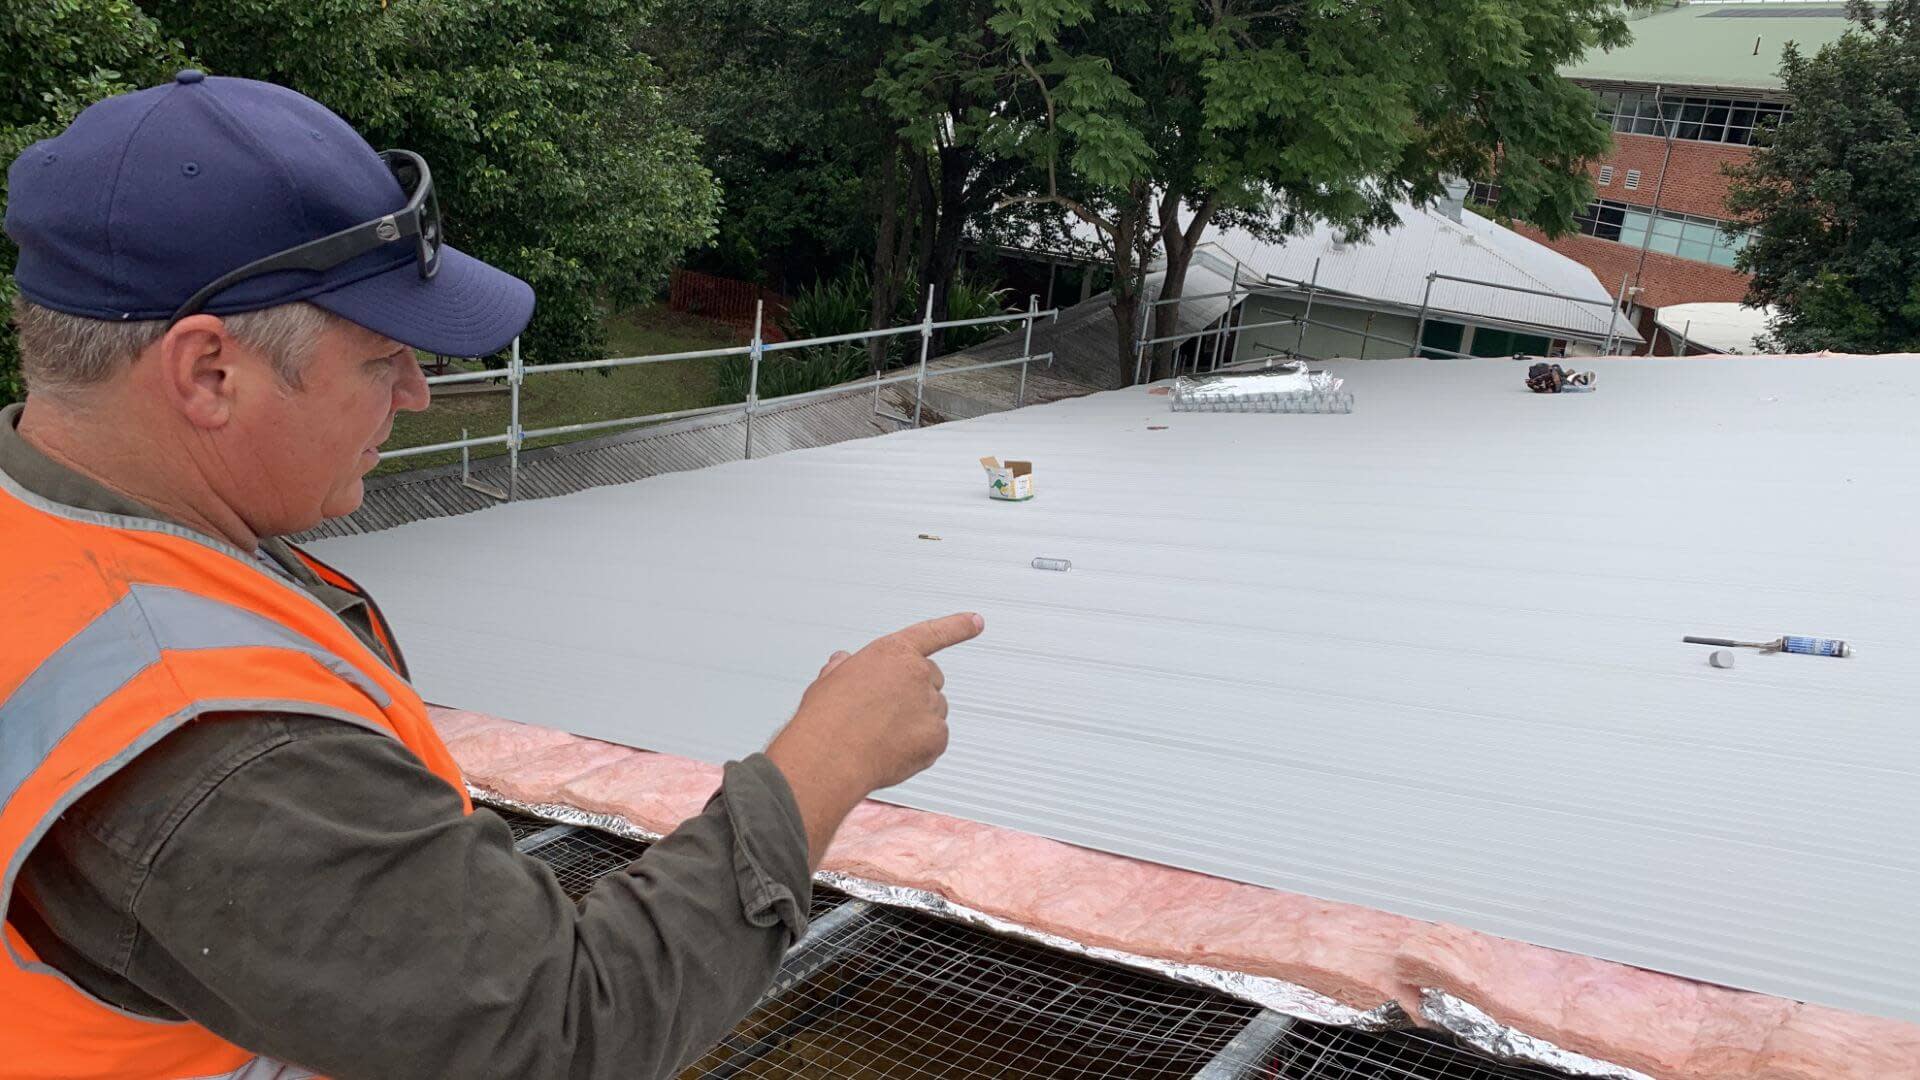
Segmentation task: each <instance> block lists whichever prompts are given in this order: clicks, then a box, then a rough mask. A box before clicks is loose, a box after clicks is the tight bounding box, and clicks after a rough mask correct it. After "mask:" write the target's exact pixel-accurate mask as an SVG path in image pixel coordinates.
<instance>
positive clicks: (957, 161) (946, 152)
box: [920, 146, 977, 356]
mask: <svg viewBox="0 0 1920 1080" xmlns="http://www.w3.org/2000/svg"><path fill="white" fill-rule="evenodd" d="M932 160H933V162H934V164H935V166H936V167H937V168H938V169H939V170H940V176H939V189H938V194H937V199H938V203H937V207H936V210H935V214H934V216H935V220H934V223H933V236H932V241H931V243H929V244H928V245H927V248H926V253H925V259H924V261H923V262H922V263H921V264H920V287H921V295H922V296H923V297H924V296H925V295H926V289H927V287H928V286H932V288H933V318H934V321H935V322H942V321H945V320H946V318H947V292H948V290H949V289H950V288H952V286H953V276H954V274H955V273H956V272H958V270H959V268H960V242H961V241H962V240H963V239H965V237H966V228H967V218H968V209H969V207H968V201H969V200H968V198H967V196H968V191H967V180H968V178H969V176H970V175H971V174H972V172H973V170H974V166H975V164H976V163H977V155H975V154H974V152H973V151H971V150H968V149H966V148H964V147H958V146H943V147H941V148H940V149H939V150H937V151H936V152H935V153H934V155H933V159H932ZM923 302H924V301H923ZM944 336H945V335H944V334H943V333H942V332H941V331H938V330H936V331H934V334H933V340H932V341H931V342H929V343H928V355H930V356H938V355H939V354H940V351H941V344H942V341H941V339H942V338H943V337H944Z"/></svg>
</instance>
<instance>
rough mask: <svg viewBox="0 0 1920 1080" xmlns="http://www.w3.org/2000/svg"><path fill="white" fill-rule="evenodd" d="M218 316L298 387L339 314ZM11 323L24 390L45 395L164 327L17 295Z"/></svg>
mask: <svg viewBox="0 0 1920 1080" xmlns="http://www.w3.org/2000/svg"><path fill="white" fill-rule="evenodd" d="M220 321H221V322H223V323H225V324H226V327H227V330H228V332H229V333H231V334H232V335H233V336H234V337H235V338H236V339H237V340H238V341H239V342H240V343H241V344H243V345H245V346H247V347H248V348H251V349H257V350H259V351H261V352H263V353H265V354H266V355H267V357H268V358H269V359H270V360H271V361H272V362H273V370H274V372H275V373H276V374H278V375H279V376H280V380H281V381H282V382H284V383H286V384H287V385H288V386H290V387H292V388H293V389H296V390H298V389H299V388H300V376H301V373H302V372H303V371H305V370H306V366H307V361H308V360H309V359H311V358H312V356H313V350H314V347H315V346H316V345H318V344H319V342H320V335H321V334H322V333H324V332H325V331H326V329H327V328H328V327H329V326H331V325H333V324H334V323H335V322H338V321H341V320H340V317H339V316H337V315H334V314H332V313H331V312H328V311H323V310H321V309H320V308H317V307H315V306H313V305H312V304H309V303H306V302H304V301H297V302H295V303H291V304H281V305H279V306H277V307H270V308H262V309H261V310H259V311H248V312H244V313H242V314H239V315H223V316H221V320H220ZM13 325H14V327H15V329H17V330H19V332H20V371H21V374H23V375H25V376H26V380H27V389H28V390H29V391H38V392H41V393H51V394H59V393H62V392H70V391H74V390H81V389H85V388H86V387H89V386H96V385H98V384H100V383H103V382H106V381H107V380H108V379H111V378H113V377H114V376H115V375H117V374H118V373H120V372H121V371H123V370H125V369H126V368H128V367H130V366H131V365H132V364H133V361H134V358H135V357H137V356H139V355H140V353H141V352H142V351H144V350H145V349H146V348H147V346H149V345H152V344H153V343H154V342H156V341H159V340H160V338H161V336H162V335H164V334H165V333H166V332H167V321H166V320H165V319H148V320H141V321H138V322H115V321H113V320H111V319H90V318H87V317H86V316H84V315H69V314H67V313H66V312H64V311H54V310H53V309H51V308H46V307H42V306H40V305H39V304H36V303H34V302H33V301H31V300H28V299H27V298H26V297H24V296H16V297H14V299H13Z"/></svg>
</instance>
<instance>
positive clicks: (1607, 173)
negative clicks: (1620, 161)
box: [1600, 165, 1613, 187]
mask: <svg viewBox="0 0 1920 1080" xmlns="http://www.w3.org/2000/svg"><path fill="white" fill-rule="evenodd" d="M1611 183H1613V166H1611V165H1602V166H1600V186H1601V187H1606V186H1607V185H1608V184H1611Z"/></svg>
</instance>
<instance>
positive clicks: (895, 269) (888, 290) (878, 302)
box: [867, 141, 900, 374]
mask: <svg viewBox="0 0 1920 1080" xmlns="http://www.w3.org/2000/svg"><path fill="white" fill-rule="evenodd" d="M885 156H886V160H885V161H884V162H883V163H882V164H881V166H880V220H879V222H878V223H877V224H876V226H875V228H874V240H873V272H872V273H871V274H870V275H868V281H869V283H870V284H871V285H872V287H873V303H872V308H871V310H870V312H869V314H868V319H867V328H868V329H869V330H881V329H885V328H886V327H887V326H889V325H891V324H892V323H893V308H894V304H895V303H897V302H898V299H899V295H900V291H899V290H900V283H899V281H898V274H899V264H898V263H897V262H895V259H896V258H897V257H898V255H899V250H898V249H899V246H900V244H899V232H900V149H899V147H898V146H897V145H896V144H895V143H893V142H891V141H889V142H888V144H887V149H886V155H885ZM867 363H868V365H870V366H871V367H872V368H873V370H874V372H875V373H876V374H877V373H878V372H879V371H880V370H881V369H882V368H884V367H886V366H887V339H886V338H872V339H870V340H868V342H867Z"/></svg>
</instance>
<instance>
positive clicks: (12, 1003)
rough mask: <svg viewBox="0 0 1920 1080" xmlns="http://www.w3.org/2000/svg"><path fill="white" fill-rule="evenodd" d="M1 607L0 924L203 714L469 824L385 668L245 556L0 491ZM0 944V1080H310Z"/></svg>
mask: <svg viewBox="0 0 1920 1080" xmlns="http://www.w3.org/2000/svg"><path fill="white" fill-rule="evenodd" d="M330 573H331V574H332V576H333V577H335V578H338V579H339V580H340V581H342V582H345V584H343V585H339V586H338V587H341V588H346V589H348V591H351V592H353V593H355V594H356V595H360V596H364V595H365V594H364V593H362V592H360V590H359V589H358V587H357V586H353V585H352V583H351V582H350V581H347V579H346V578H345V577H344V575H339V574H338V573H337V572H330ZM0 598H4V599H5V601H6V602H7V604H8V618H7V619H6V620H0V916H4V914H5V909H6V906H7V904H8V903H9V902H10V901H11V900H12V898H13V883H14V881H15V879H16V877H17V876H18V874H19V871H20V868H21V867H22V865H24V863H25V861H26V859H27V856H28V855H29V854H30V853H31V852H32V851H33V849H34V847H35V845H37V844H38V843H39V842H40V840H41V838H42V837H43V836H44V835H45V834H46V832H47V830H48V829H50V828H51V827H52V826H53V824H54V822H55V821H56V820H57V819H58V818H59V817H60V816H61V815H62V814H63V813H65V812H66V811H67V810H68V809H69V808H70V807H71V806H73V805H74V804H75V803H76V802H78V801H79V800H80V799H82V798H84V797H85V796H86V794H87V793H88V792H89V791H91V790H93V789H95V788H96V787H98V786H99V785H100V784H101V783H103V782H104V781H106V780H107V779H108V778H109V777H111V776H112V775H113V774H114V773H115V772H117V771H118V770H119V769H121V768H122V767H124V766H125V765H126V764H127V762H129V761H131V760H133V759H134V758H135V757H137V756H138V755H139V754H141V753H143V752H144V751H146V750H147V749H148V748H150V747H152V746H153V745H154V744H155V743H157V742H159V741H160V740H162V739H164V738H165V737H166V736H167V735H168V734H170V733H172V732H173V731H176V730H178V729H179V727H180V726H181V725H182V724H185V723H188V722H190V721H191V720H192V719H193V718H195V717H197V716H200V715H203V714H206V713H213V712H222V713H224V712H235V711H243V712H244V711H266V712H287V713H301V714H307V715H314V716H322V717H328V718H331V719H336V720H340V721H342V722H346V723H351V724H356V725H359V726H361V727H365V728H368V729H370V730H374V731H378V732H380V733H382V734H386V735H390V736H393V737H395V738H397V739H399V740H400V741H401V742H402V743H404V744H405V745H406V746H407V747H408V749H409V750H411V751H412V752H413V753H414V754H415V755H416V756H418V757H419V758H420V760H421V761H422V762H423V763H424V764H425V765H426V767H427V768H428V769H430V770H432V771H433V772H434V773H435V774H437V775H438V776H440V777H441V778H442V779H443V780H445V781H446V782H447V783H448V785H449V786H451V787H452V788H453V790H454V791H455V793H456V794H457V795H458V796H459V798H460V800H461V804H462V806H463V808H464V807H466V806H467V805H468V804H467V802H466V791H465V785H464V783H463V782H462V780H461V777H460V772H459V768H458V766H457V765H455V764H454V762H453V758H452V755H450V754H449V753H447V750H446V747H445V745H444V744H442V743H441V741H440V738H439V736H438V735H437V734H436V733H435V732H434V730H433V727H432V724H431V721H430V720H429V718H428V716H427V711H426V706H425V705H424V704H423V703H422V702H421V701H420V697H419V695H418V694H416V693H415V692H414V691H413V688H412V687H411V686H409V685H408V684H407V682H406V680H405V679H404V678H403V677H402V676H401V675H400V674H398V673H397V671H396V670H395V669H394V667H393V666H391V665H390V664H389V663H388V659H387V657H385V656H382V655H381V654H380V650H377V649H374V648H369V646H368V645H367V643H366V642H364V641H362V640H361V639H360V638H359V637H358V636H357V635H355V633H354V632H353V631H352V630H351V629H350V628H349V627H348V626H347V625H346V624H344V623H343V622H341V621H340V619H339V618H337V617H336V616H335V615H334V614H333V613H332V612H331V611H330V610H328V608H327V607H326V605H324V604H322V603H320V602H319V601H318V600H317V599H315V598H314V597H313V596H312V595H311V594H308V593H307V592H305V591H304V590H302V589H300V588H299V587H298V586H297V585H295V584H293V583H291V582H288V581H284V580H281V579H279V578H277V577H275V576H273V575H270V574H269V573H267V571H266V570H265V569H263V568H261V567H260V566H258V565H256V564H255V563H254V562H253V561H252V560H251V559H250V558H248V557H247V555H246V554H245V553H244V552H240V551H238V550H237V549H234V548H231V547H229V546H227V545H224V544H221V543H219V542H218V541H215V540H210V539H208V538H206V537H202V536H198V535H196V534H191V533H188V532H187V531H185V530H183V529H180V528H179V527H177V526H171V525H167V524H165V523H160V522H151V521H144V520H137V519H130V518H123V517H116V516H113V515H107V514H97V513H92V512H88V511H82V510H76V509H74V508H71V507H63V506H59V505H57V504H53V503H49V502H47V501H46V500H44V499H40V498H39V497H37V496H34V495H32V494H31V493H29V492H26V491H24V490H23V489H21V488H20V487H19V486H18V485H17V484H15V483H14V482H13V481H12V479H11V478H10V477H7V476H6V475H5V474H4V473H0ZM383 636H384V635H383ZM4 943H5V947H4V949H0V1080H14V1078H28V1080H43V1078H52V1077H63V1078H74V1077H80V1078H85V1080H107V1078H110V1077H111V1078H129V1080H200V1078H222V1080H227V1078H231V1080H267V1078H270V1077H271V1078H275V1080H295V1078H297V1077H305V1076H310V1075H311V1074H310V1073H307V1072H305V1071H303V1070H297V1069H291V1068H290V1067H288V1066H284V1065H281V1064H280V1063H277V1062H271V1061H265V1060H260V1059H257V1056H256V1055H255V1054H252V1053H250V1052H248V1051H246V1050H243V1049H241V1048H239V1047H237V1046H233V1045H232V1044H230V1043H227V1042H225V1041H224V1040H222V1039H220V1038H219V1037H218V1036H216V1035H214V1034H213V1033H212V1032H210V1031H208V1030H207V1029H205V1028H203V1027H201V1026H200V1025H198V1024H195V1023H193V1022H192V1021H190V1020H187V1021H167V1020H159V1019H155V1018H152V1017H144V1016H139V1015H137V1014H133V1013H129V1012H125V1011H123V1010H120V1009H117V1008H114V1007H113V1006H111V1005H110V1004H108V1003H106V1002H103V1001H100V1000H99V999H97V998H94V997H92V996H91V995H90V994H88V993H86V992H85V991H83V990H81V989H80V988H79V987H78V986H76V985H75V984H74V983H73V982H72V981H71V980H69V979H67V978H66V977H65V976H64V975H62V974H61V973H59V972H58V971H56V970H54V969H53V968H51V967H49V966H48V965H46V964H43V963H41V962H40V961H39V958H38V957H36V956H35V955H34V954H33V951H32V949H31V947H30V945H29V944H28V943H27V941H26V940H25V939H24V938H22V937H21V936H20V934H19V932H18V931H17V930H15V928H14V927H13V926H12V925H11V924H6V925H5V926H4ZM348 1037H350V1035H348Z"/></svg>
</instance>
